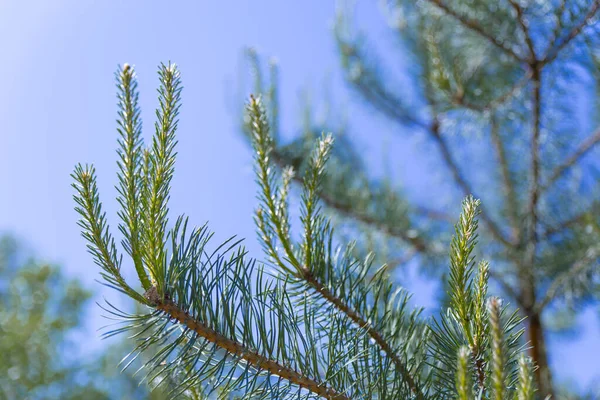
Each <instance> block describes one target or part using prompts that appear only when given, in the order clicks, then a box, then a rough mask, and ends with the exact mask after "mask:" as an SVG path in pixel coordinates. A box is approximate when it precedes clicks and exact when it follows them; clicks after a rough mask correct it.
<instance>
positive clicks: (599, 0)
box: [540, 0, 600, 67]
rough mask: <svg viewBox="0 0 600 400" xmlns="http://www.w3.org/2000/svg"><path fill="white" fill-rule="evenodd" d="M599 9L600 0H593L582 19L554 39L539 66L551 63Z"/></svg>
mask: <svg viewBox="0 0 600 400" xmlns="http://www.w3.org/2000/svg"><path fill="white" fill-rule="evenodd" d="M599 9H600V0H593V3H592V4H591V6H590V8H589V10H588V12H587V13H586V15H585V16H584V18H583V20H581V22H580V23H578V24H577V25H575V26H574V27H573V28H572V29H571V31H570V32H569V33H568V34H567V36H565V37H564V39H562V40H558V39H557V40H555V41H554V42H553V43H552V44H551V45H550V48H549V50H548V52H547V53H546V56H545V57H543V58H542V60H541V63H540V66H541V67H543V66H545V65H548V64H550V63H552V62H553V61H554V60H556V58H557V57H558V55H559V54H560V51H561V50H562V49H564V48H565V47H566V46H567V45H568V44H569V43H570V42H571V41H572V40H573V39H575V38H576V37H577V36H578V35H579V34H580V33H581V31H582V30H583V29H585V27H586V26H587V25H588V24H589V23H590V21H591V20H592V19H593V18H594V17H595V16H596V13H597V12H598V10H599Z"/></svg>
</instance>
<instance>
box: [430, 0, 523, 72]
mask: <svg viewBox="0 0 600 400" xmlns="http://www.w3.org/2000/svg"><path fill="white" fill-rule="evenodd" d="M427 2H429V3H430V4H433V5H434V6H436V7H437V8H439V9H440V10H442V11H444V13H446V14H447V15H449V16H451V17H452V18H454V19H455V20H457V21H458V22H460V23H461V24H462V25H463V26H464V27H465V28H467V29H469V30H471V31H473V32H476V33H478V34H479V35H480V36H481V37H483V38H484V39H486V40H487V41H488V42H490V43H491V44H493V45H494V46H496V47H498V48H499V49H501V50H502V51H503V52H505V53H506V54H508V55H510V56H511V57H513V58H514V59H515V60H517V61H521V62H526V61H527V60H524V59H523V57H521V56H519V55H518V54H517V53H515V52H514V50H513V49H511V48H510V47H508V46H506V45H505V44H504V42H503V41H502V40H500V39H498V38H497V37H496V36H494V35H492V34H490V33H488V32H486V31H485V29H483V27H482V26H481V25H479V23H478V22H477V21H474V20H472V19H470V18H468V17H466V16H464V15H461V14H459V13H457V12H456V11H454V10H452V9H451V8H450V7H448V5H446V4H445V3H444V2H443V1H442V0H427Z"/></svg>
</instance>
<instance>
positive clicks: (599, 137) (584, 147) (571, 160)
mask: <svg viewBox="0 0 600 400" xmlns="http://www.w3.org/2000/svg"><path fill="white" fill-rule="evenodd" d="M598 143H600V128H597V129H596V130H595V131H594V133H593V134H592V135H591V136H589V137H587V138H586V139H585V140H584V141H583V142H581V143H580V144H579V146H577V149H575V151H574V152H573V153H572V154H571V155H570V156H569V157H567V158H566V159H565V160H564V161H563V162H562V163H561V164H560V165H558V166H557V167H556V168H555V169H554V170H553V171H552V173H551V175H550V177H549V178H548V180H547V181H546V184H545V185H543V186H542V187H541V188H540V192H545V191H546V190H548V189H549V188H550V187H551V186H552V185H553V184H554V183H556V181H558V180H559V179H560V178H561V177H562V176H563V175H564V174H565V173H567V172H568V171H569V169H571V168H572V167H573V166H574V165H576V164H577V163H578V162H579V160H581V159H582V158H583V157H584V156H585V155H586V154H587V153H588V152H590V151H591V150H593V149H594V148H595V147H596V145H598Z"/></svg>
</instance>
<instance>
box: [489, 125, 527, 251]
mask: <svg viewBox="0 0 600 400" xmlns="http://www.w3.org/2000/svg"><path fill="white" fill-rule="evenodd" d="M490 136H491V138H492V144H493V146H494V150H495V151H496V157H497V158H498V163H499V164H500V172H501V174H502V183H503V187H502V189H503V191H504V195H505V196H506V200H507V206H508V215H509V218H510V219H511V223H512V229H513V237H514V238H515V241H517V242H518V241H519V232H520V225H521V221H520V219H519V202H518V200H517V194H516V191H515V186H514V184H513V181H512V179H511V176H510V169H509V166H508V160H507V158H506V149H505V148H504V143H503V141H502V137H501V136H500V129H499V126H498V121H497V120H496V118H495V116H493V115H492V117H491V119H490Z"/></svg>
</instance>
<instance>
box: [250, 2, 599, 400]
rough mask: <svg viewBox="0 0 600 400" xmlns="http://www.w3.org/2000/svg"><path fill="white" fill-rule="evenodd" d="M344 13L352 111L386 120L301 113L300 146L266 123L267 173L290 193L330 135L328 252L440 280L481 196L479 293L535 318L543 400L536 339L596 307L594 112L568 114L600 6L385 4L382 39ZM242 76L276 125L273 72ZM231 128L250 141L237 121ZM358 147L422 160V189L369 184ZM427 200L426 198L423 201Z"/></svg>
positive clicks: (581, 89) (373, 175) (392, 178)
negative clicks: (465, 218)
mask: <svg viewBox="0 0 600 400" xmlns="http://www.w3.org/2000/svg"><path fill="white" fill-rule="evenodd" d="M347 3H350V4H353V3H354V2H353V1H341V2H340V6H339V7H338V8H337V11H338V13H337V19H336V24H335V29H334V35H335V41H336V43H337V48H338V55H339V59H340V64H341V72H342V75H343V76H344V78H345V80H346V83H347V86H348V88H349V89H350V91H351V93H352V95H353V98H352V100H354V99H357V100H360V101H361V102H362V104H360V105H364V106H366V107H368V111H375V112H377V113H379V115H380V116H383V117H385V119H386V121H388V122H389V129H380V128H379V126H380V125H376V126H377V127H378V128H377V129H373V128H372V126H371V125H369V124H368V122H369V121H367V125H362V124H361V125H357V127H355V126H354V125H353V124H352V123H353V122H354V121H352V120H351V119H350V120H344V121H342V123H340V121H339V120H340V118H339V117H337V116H336V115H328V116H327V117H326V118H324V119H323V120H321V121H318V123H317V122H315V121H314V120H313V117H312V115H311V111H312V110H311V109H310V108H308V110H309V111H307V112H305V116H304V119H303V120H301V121H300V122H299V123H298V127H299V129H297V130H298V131H300V132H301V134H299V135H294V134H293V133H294V132H293V130H292V132H283V131H281V130H282V125H281V124H278V123H274V124H273V127H274V129H275V130H276V131H275V132H274V138H275V140H274V143H273V150H272V154H273V159H274V161H275V164H276V165H277V166H278V167H279V168H281V169H283V168H286V167H289V166H293V167H294V168H295V170H296V172H297V173H296V175H295V179H294V182H297V183H298V184H302V182H303V179H304V176H305V170H306V165H307V160H309V157H310V151H311V147H310V146H307V145H306V143H307V141H309V140H311V139H309V138H311V137H312V138H314V137H316V136H317V135H318V133H319V132H321V131H323V130H325V131H333V132H334V133H335V139H336V143H337V146H336V148H335V149H334V150H333V151H332V154H331V160H330V163H329V168H328V170H327V174H326V176H325V178H324V180H323V184H322V186H321V191H320V195H319V197H320V201H321V204H323V206H324V212H325V213H326V214H327V216H329V217H332V220H333V221H334V223H335V225H336V228H339V229H336V232H337V233H338V236H337V237H336V239H337V240H340V241H345V240H346V238H359V239H358V240H357V243H356V246H355V253H356V254H357V255H358V256H360V257H364V256H365V255H366V254H369V253H370V252H374V253H376V254H377V259H376V260H375V264H379V263H384V262H386V263H388V264H389V265H388V269H389V270H390V271H392V270H393V269H395V268H396V269H400V268H403V267H405V266H408V264H409V262H410V261H413V260H416V261H417V262H418V264H419V266H420V267H421V270H422V271H424V272H427V273H428V275H429V276H432V275H434V276H436V277H439V276H442V275H444V274H445V273H446V272H447V269H446V258H445V256H446V248H447V247H448V246H449V245H450V244H451V243H450V240H451V237H450V235H449V234H448V233H449V232H450V231H451V224H452V222H453V218H452V217H450V216H451V215H453V214H455V213H456V210H455V207H454V205H458V204H459V199H460V198H465V197H467V196H470V195H475V196H476V197H478V198H481V199H482V204H483V205H482V206H481V214H480V216H479V219H480V220H481V222H482V224H481V228H482V229H481V230H480V233H481V237H480V240H479V246H478V247H479V249H480V251H481V252H482V253H485V254H486V255H488V257H489V259H490V261H491V262H492V264H493V265H494V268H493V269H492V270H490V276H489V278H490V284H491V287H493V288H498V289H501V290H502V294H503V295H504V296H506V297H507V299H509V300H510V301H511V302H512V303H513V304H515V305H517V306H518V307H519V308H520V309H521V310H523V313H524V315H528V316H531V317H532V318H530V319H529V320H528V322H527V326H529V325H530V324H531V325H533V326H531V328H530V329H527V335H528V337H529V338H530V339H531V342H532V349H531V355H532V357H533V358H534V361H535V362H536V363H537V364H538V366H539V368H538V369H536V371H535V374H536V381H537V383H538V384H539V385H540V388H541V390H542V391H543V393H544V395H556V393H557V390H555V389H557V387H556V386H557V385H555V384H554V383H553V380H552V374H551V371H550V366H549V363H548V358H549V357H548V354H547V349H550V348H551V347H550V346H547V345H546V343H545V341H546V337H547V335H548V334H549V333H552V332H556V331H561V330H562V331H564V330H567V329H569V328H572V327H573V322H574V320H575V316H576V315H577V312H578V311H579V310H580V309H581V307H582V306H588V305H590V304H592V305H594V306H596V305H597V304H598V300H599V299H600V286H599V285H598V282H599V281H600V275H599V271H600V268H598V260H599V257H598V255H599V254H600V249H599V248H598V243H600V230H598V229H597V227H598V226H599V223H598V216H599V215H600V214H599V213H598V204H599V195H600V185H598V180H597V179H596V176H597V169H598V163H597V159H598V157H597V156H598V145H599V144H600V127H598V126H597V123H598V120H597V118H596V117H595V114H596V113H594V112H587V113H586V112H584V113H582V112H581V111H580V110H581V109H582V108H581V107H582V104H583V105H584V106H585V107H587V105H588V104H589V107H590V109H589V110H588V111H591V110H592V109H595V108H597V106H598V103H599V102H598V93H599V92H598V88H600V73H599V71H600V69H599V64H600V63H599V61H598V60H599V59H600V58H599V54H600V39H599V38H600V34H599V33H600V23H599V22H598V14H599V12H600V2H599V1H597V0H593V1H590V0H560V1H528V0H503V1H495V0H419V1H413V0H386V1H383V2H382V7H381V8H382V10H383V16H384V17H385V19H386V20H387V22H388V24H389V29H388V30H387V32H388V33H389V36H388V37H387V38H385V37H382V33H381V32H380V31H379V30H377V29H374V31H376V32H373V35H369V32H363V31H360V30H359V29H358V28H357V27H358V26H360V25H361V24H359V23H355V22H354V16H353V14H352V6H350V5H349V4H347ZM360 7H361V6H358V8H360ZM357 17H360V14H358V13H357ZM371 36H372V37H371ZM375 37H376V40H374V39H375ZM370 39H373V40H370ZM386 39H390V40H386ZM390 43H391V44H390ZM399 60H400V61H399ZM249 63H250V68H251V69H252V71H253V75H254V76H255V77H256V79H255V82H254V92H255V93H256V94H258V93H261V94H262V95H263V97H264V98H265V104H266V106H267V110H268V114H269V115H268V116H267V119H268V120H269V121H271V120H273V121H274V120H275V119H276V116H277V115H279V109H280V108H282V107H283V106H284V105H282V104H279V103H278V99H277V96H276V95H272V94H273V93H275V94H276V93H277V91H278V88H279V82H278V81H277V79H278V75H279V74H278V71H277V69H276V66H273V65H271V66H270V69H271V71H274V72H273V73H271V74H265V73H262V72H261V71H262V69H263V67H262V64H261V61H260V57H259V56H258V54H257V53H256V52H253V51H251V52H250V53H249ZM584 96H585V97H584ZM324 97H326V96H324ZM583 98H585V100H582V99H583ZM327 99H328V98H326V99H325V100H324V101H327ZM356 103H357V102H354V101H353V102H352V106H351V107H353V108H352V110H353V111H354V109H355V106H356V105H357V104H356ZM327 106H328V108H330V109H339V108H340V107H339V106H337V105H335V104H329V103H328V104H327ZM585 107H584V109H587V108H585ZM361 114H363V113H361ZM582 115H584V116H583V117H582ZM374 125H375V124H374ZM358 126H368V127H369V128H368V129H369V131H368V132H359V131H358V129H359V128H358ZM338 127H341V128H342V129H338ZM242 129H243V132H244V134H245V135H249V133H250V132H251V129H249V126H248V125H247V124H246V123H245V124H243V125H242ZM388 133H391V134H394V135H395V136H394V137H393V138H392V139H390V136H391V135H388ZM355 138H360V140H364V139H365V138H366V139H368V140H372V141H373V142H374V143H377V141H378V140H379V139H381V138H385V140H389V142H390V145H389V146H385V150H384V151H383V152H382V153H383V154H378V153H375V152H372V153H371V154H369V157H368V159H369V160H385V159H387V158H391V157H394V156H395V154H394V153H393V150H389V149H395V148H396V147H406V146H413V147H412V150H414V152H415V153H417V154H419V155H423V156H422V158H423V159H424V160H423V164H421V165H419V166H420V167H421V168H426V169H427V176H426V177H424V178H423V179H424V180H425V185H423V186H422V187H418V188H414V187H411V186H410V185H407V184H405V183H404V182H399V179H398V178H397V176H396V174H392V173H387V174H383V176H382V174H379V173H377V172H375V171H376V170H377V168H376V166H374V165H373V163H372V162H371V163H370V164H369V163H368V162H367V160H366V159H367V157H364V159H363V154H362V152H360V151H357V148H358V146H360V145H362V144H359V143H358V140H354V139H355ZM415 142H418V146H419V147H416V146H415ZM415 147H416V148H415ZM395 158H397V157H395ZM419 161H421V160H419ZM398 164H399V165H401V166H406V168H408V167H413V165H407V164H406V162H405V161H404V160H399V161H398ZM411 171H412V170H411ZM399 187H400V188H402V189H401V190H399V189H398V188H399ZM430 187H433V188H435V196H427V195H425V196H424V195H423V191H426V190H428V189H429V188H430ZM424 188H427V189H424ZM464 267H465V268H467V271H469V270H471V269H473V270H474V267H473V266H471V265H464ZM473 273H475V272H474V271H473ZM398 275H400V274H398ZM466 281H469V279H466ZM461 290H463V291H466V292H465V293H468V292H469V288H467V287H463V288H462V289H461ZM459 297H460V296H459ZM484 297H485V296H484ZM454 301H455V303H456V301H458V299H454ZM473 304H474V305H475V306H476V308H477V311H474V310H467V309H464V308H462V309H461V308H459V313H460V314H461V317H460V318H461V319H462V320H463V324H464V319H465V318H466V315H468V313H469V312H472V311H473V312H477V313H479V314H480V315H482V314H483V313H485V306H484V305H482V304H483V303H482V302H481V298H480V299H478V300H477V301H476V302H475V303H473ZM455 305H456V304H455ZM565 315H568V316H571V318H570V319H568V318H564V316H565ZM561 317H562V321H559V322H562V323H556V321H558V320H560V319H561ZM538 325H540V326H538ZM453 365H454V364H453Z"/></svg>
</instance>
